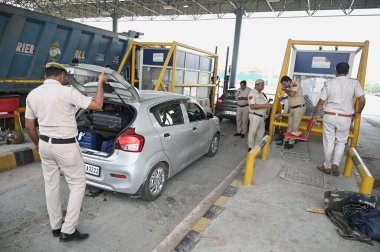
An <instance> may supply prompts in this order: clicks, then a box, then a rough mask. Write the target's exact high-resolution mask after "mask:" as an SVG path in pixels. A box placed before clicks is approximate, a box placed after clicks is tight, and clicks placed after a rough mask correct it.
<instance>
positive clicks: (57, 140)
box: [40, 135, 76, 144]
mask: <svg viewBox="0 0 380 252" xmlns="http://www.w3.org/2000/svg"><path fill="white" fill-rule="evenodd" d="M40 139H41V140H43V141H45V142H47V143H48V142H49V139H51V143H53V144H70V143H75V142H76V140H75V137H73V138H67V139H60V138H51V137H48V136H44V135H40Z"/></svg>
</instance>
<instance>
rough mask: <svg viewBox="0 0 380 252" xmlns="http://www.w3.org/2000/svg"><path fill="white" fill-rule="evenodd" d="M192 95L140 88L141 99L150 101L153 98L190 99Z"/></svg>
mask: <svg viewBox="0 0 380 252" xmlns="http://www.w3.org/2000/svg"><path fill="white" fill-rule="evenodd" d="M190 98H191V97H189V96H186V95H181V94H177V93H172V92H164V91H153V90H140V101H148V100H153V99H170V100H172V99H190Z"/></svg>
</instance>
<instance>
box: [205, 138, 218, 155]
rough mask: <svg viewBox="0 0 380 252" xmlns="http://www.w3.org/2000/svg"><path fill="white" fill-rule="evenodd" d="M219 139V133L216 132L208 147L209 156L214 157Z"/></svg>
mask: <svg viewBox="0 0 380 252" xmlns="http://www.w3.org/2000/svg"><path fill="white" fill-rule="evenodd" d="M219 140H220V136H219V133H215V135H214V136H213V137H212V139H211V143H210V146H209V147H208V152H207V154H206V156H207V157H213V156H215V154H216V153H217V152H218V148H219Z"/></svg>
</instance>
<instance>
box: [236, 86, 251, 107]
mask: <svg viewBox="0 0 380 252" xmlns="http://www.w3.org/2000/svg"><path fill="white" fill-rule="evenodd" d="M251 91H252V89H251V88H249V87H246V88H245V89H244V90H242V89H241V88H239V89H238V90H237V93H236V97H238V96H240V97H248V96H249V93H250V92H251ZM237 103H238V105H239V106H244V105H248V100H237Z"/></svg>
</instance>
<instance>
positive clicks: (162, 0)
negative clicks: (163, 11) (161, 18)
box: [158, 0, 184, 15]
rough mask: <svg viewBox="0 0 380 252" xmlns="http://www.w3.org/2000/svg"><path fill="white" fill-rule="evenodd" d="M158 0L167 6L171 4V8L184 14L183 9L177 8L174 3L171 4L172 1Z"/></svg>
mask: <svg viewBox="0 0 380 252" xmlns="http://www.w3.org/2000/svg"><path fill="white" fill-rule="evenodd" d="M158 1H159V2H160V3H162V4H165V5H166V6H171V9H172V10H175V11H177V12H179V13H181V14H182V15H183V14H184V13H183V11H181V10H179V9H177V8H175V7H174V6H173V5H171V4H170V3H167V2H165V1H164V0H158Z"/></svg>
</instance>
